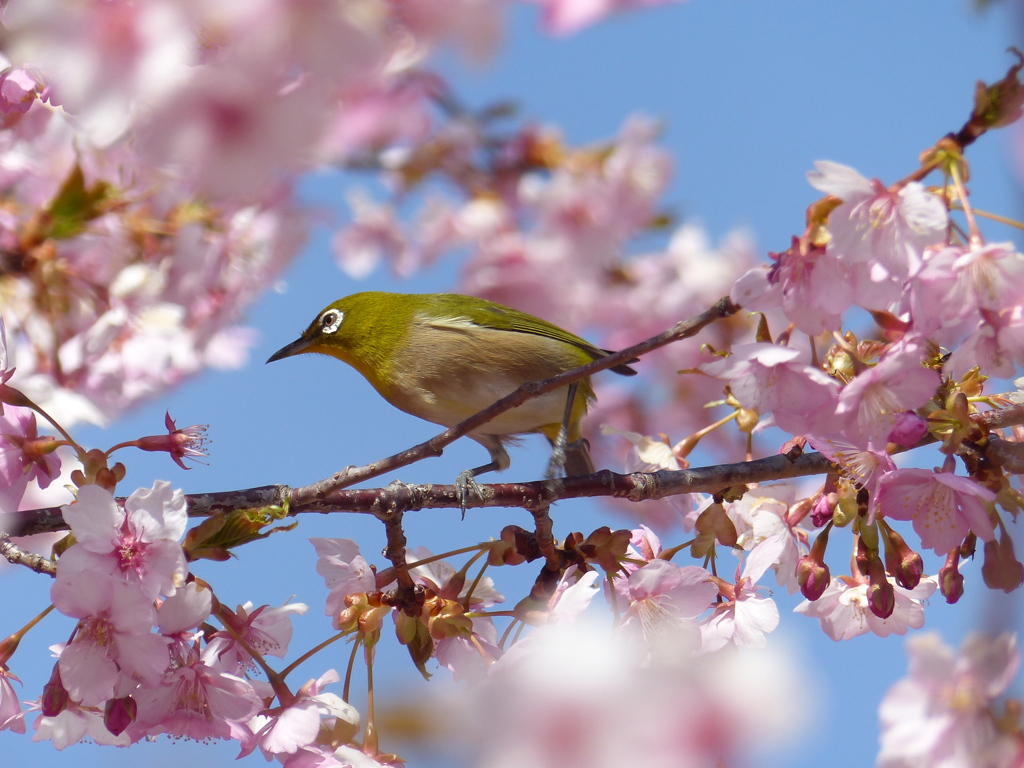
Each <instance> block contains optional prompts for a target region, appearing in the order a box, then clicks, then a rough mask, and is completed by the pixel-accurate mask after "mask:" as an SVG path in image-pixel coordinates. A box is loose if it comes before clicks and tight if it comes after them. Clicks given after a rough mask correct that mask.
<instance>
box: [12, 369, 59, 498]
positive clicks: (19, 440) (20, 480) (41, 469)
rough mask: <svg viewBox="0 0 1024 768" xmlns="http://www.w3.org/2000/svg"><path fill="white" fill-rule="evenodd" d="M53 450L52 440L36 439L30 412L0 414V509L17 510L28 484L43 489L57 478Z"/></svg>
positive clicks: (19, 410) (16, 410) (18, 409)
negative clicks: (34, 483) (33, 484)
mask: <svg viewBox="0 0 1024 768" xmlns="http://www.w3.org/2000/svg"><path fill="white" fill-rule="evenodd" d="M0 386H3V385H2V384H0ZM56 447H57V442H56V440H55V439H54V438H49V437H42V438H41V437H39V435H38V431H37V427H36V415H35V413H34V412H33V411H31V410H29V409H28V408H22V407H20V406H11V405H8V406H7V407H6V408H5V409H4V410H3V411H0V508H2V509H5V510H15V509H18V506H19V503H20V502H21V498H22V496H23V495H24V493H25V491H26V489H27V488H28V485H29V483H30V482H32V481H36V482H37V483H38V484H39V487H41V488H46V487H47V486H48V485H49V484H50V481H51V480H52V479H53V478H55V477H57V476H58V475H59V474H60V459H59V458H58V457H57V455H56V454H55V453H54V449H55V448H56Z"/></svg>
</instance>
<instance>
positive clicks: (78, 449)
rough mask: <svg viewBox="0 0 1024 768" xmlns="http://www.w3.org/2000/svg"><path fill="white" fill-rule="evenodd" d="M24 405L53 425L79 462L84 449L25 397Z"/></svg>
mask: <svg viewBox="0 0 1024 768" xmlns="http://www.w3.org/2000/svg"><path fill="white" fill-rule="evenodd" d="M22 397H24V395H22ZM25 405H26V406H27V407H29V408H31V409H32V410H33V411H35V412H36V413H38V414H39V415H40V416H42V417H43V418H44V419H46V420H47V421H48V422H50V424H51V425H53V428H54V429H56V430H57V431H58V432H60V436H61V437H63V438H64V439H65V440H66V441H67V444H68V445H70V446H71V447H72V448H74V449H75V452H76V453H77V454H78V457H79V460H80V461H81V459H82V457H83V456H84V455H85V449H84V448H82V446H80V445H79V444H78V443H76V442H75V439H74V438H73V437H72V436H71V435H70V434H68V431H67V430H66V429H64V427H62V426H61V425H60V424H58V423H57V420H56V419H55V418H53V417H52V416H51V415H50V414H48V413H47V412H46V411H45V410H44V409H43V408H42V407H41V406H39V405H36V403H34V402H33V401H32V400H30V399H29V398H27V397H25Z"/></svg>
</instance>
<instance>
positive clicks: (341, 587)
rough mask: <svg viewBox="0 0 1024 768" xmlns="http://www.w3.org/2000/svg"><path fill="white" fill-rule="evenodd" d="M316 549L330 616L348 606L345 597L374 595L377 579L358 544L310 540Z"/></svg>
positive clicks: (318, 568)
mask: <svg viewBox="0 0 1024 768" xmlns="http://www.w3.org/2000/svg"><path fill="white" fill-rule="evenodd" d="M309 541H310V543H311V544H312V545H313V547H314V548H315V549H316V553H317V561H316V572H317V573H319V574H320V575H321V576H323V578H324V582H325V583H326V584H327V588H328V589H329V590H331V592H330V594H329V595H328V596H327V604H326V608H325V609H324V612H325V613H326V614H327V615H328V616H334V617H335V621H337V617H338V615H339V614H340V613H341V612H342V611H344V610H345V608H346V607H347V606H346V604H345V598H346V597H348V596H349V595H351V594H355V593H358V592H373V591H375V590H376V589H377V580H376V578H375V576H374V572H373V571H372V570H371V569H370V564H369V563H368V562H366V558H364V557H363V556H362V555H361V554H359V545H358V544H356V543H355V542H354V541H352V539H324V538H311V539H310V540H309Z"/></svg>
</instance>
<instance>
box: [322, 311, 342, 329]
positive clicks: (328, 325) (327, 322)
mask: <svg viewBox="0 0 1024 768" xmlns="http://www.w3.org/2000/svg"><path fill="white" fill-rule="evenodd" d="M344 317H345V313H344V312H339V311H338V310H336V309H328V310H327V311H326V312H324V313H323V314H322V315H320V331H321V333H334V332H335V331H336V330H338V326H340V325H341V321H342V319H343V318H344Z"/></svg>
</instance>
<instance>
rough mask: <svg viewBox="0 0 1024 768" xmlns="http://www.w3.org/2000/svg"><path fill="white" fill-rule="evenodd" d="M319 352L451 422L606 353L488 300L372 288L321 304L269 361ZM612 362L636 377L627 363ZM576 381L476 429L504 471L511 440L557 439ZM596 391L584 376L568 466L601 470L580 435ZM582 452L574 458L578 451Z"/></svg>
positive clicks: (414, 409)
mask: <svg viewBox="0 0 1024 768" xmlns="http://www.w3.org/2000/svg"><path fill="white" fill-rule="evenodd" d="M306 352H315V353H320V354H325V355H330V356H331V357H335V358H337V359H339V360H342V361H344V362H346V363H348V364H349V365H351V366H352V367H353V368H355V369H356V370H357V371H359V373H361V374H362V375H363V376H364V377H365V378H366V380H367V381H369V382H370V384H371V385H372V386H373V388H374V389H376V390H377V392H379V393H380V395H381V396H382V397H383V398H384V399H385V400H387V401H388V402H389V403H391V404H392V405H394V406H395V407H396V408H400V409H401V410H403V411H405V412H406V413H410V414H412V415H414V416H418V417H420V418H421V419H425V420H427V421H430V422H433V423H435V424H440V425H442V426H445V427H450V426H453V425H455V424H458V423H459V422H461V421H464V420H465V419H467V418H468V417H470V416H472V415H473V414H475V413H477V412H479V411H482V410H483V409H484V408H486V407H488V406H489V405H491V404H493V403H494V402H496V401H497V400H500V399H501V398H502V397H504V396H506V395H508V394H510V393H512V392H513V391H515V390H516V389H517V388H518V387H519V386H520V385H521V384H523V383H525V382H527V381H539V380H542V379H547V378H550V377H552V376H555V375H556V374H559V373H561V372H563V371H566V370H569V369H571V368H576V367H579V366H581V365H585V364H586V363H589V362H591V361H592V360H596V359H599V358H601V357H605V356H606V355H607V354H609V353H608V352H607V351H606V350H602V349H598V348H597V347H595V346H593V345H592V344H589V343H588V342H586V341H584V340H583V339H581V338H579V337H578V336H575V335H573V334H571V333H569V332H568V331H565V330H563V329H561V328H559V327H558V326H555V325H552V324H551V323H548V322H545V321H544V320H541V319H540V318H537V317H533V316H532V315H528V314H526V313H524V312H519V311H518V310H515V309H511V308H510V307H505V306H502V305H500V304H495V303H494V302H490V301H487V300H485V299H478V298H475V297H472V296H461V295H458V294H400V293H381V292H366V293H357V294H353V295H351V296H346V297H345V298H343V299H339V300H338V301H336V302H334V303H333V304H331V305H329V306H328V307H326V308H325V309H324V310H322V311H321V312H320V314H319V315H318V316H317V318H316V319H315V320H314V321H313V322H312V323H311V324H310V325H309V327H308V328H307V329H306V330H305V332H304V333H303V334H302V336H301V337H299V339H297V340H296V341H295V342H293V343H291V344H289V345H287V346H286V347H284V348H283V349H281V350H279V351H278V352H277V353H275V354H274V355H273V356H271V358H270V360H268V361H267V362H271V361H273V360H279V359H281V358H284V357H289V356H291V355H295V354H301V353H306ZM612 370H614V371H616V372H618V373H622V374H625V375H630V374H633V373H635V371H633V370H632V369H631V368H629V367H628V366H627V365H620V366H616V367H615V368H613V369H612ZM567 397H568V388H567V387H566V388H562V389H559V390H556V391H554V392H549V393H547V394H546V395H542V396H541V397H538V398H535V399H533V400H529V401H527V402H526V403H524V404H523V405H521V406H519V407H518V408H514V409H512V410H510V411H506V412H505V413H503V414H501V415H500V416H498V417H497V418H495V419H494V420H493V421H490V422H488V423H487V424H484V425H483V426H481V427H480V428H479V429H477V430H474V431H473V432H471V433H469V435H468V436H469V437H471V438H473V439H474V440H476V441H477V442H478V443H480V444H481V445H483V446H484V447H486V448H487V449H488V451H490V454H491V460H492V463H491V465H487V466H485V467H480V468H479V469H478V470H474V473H477V472H478V471H486V470H488V469H505V468H506V467H507V466H508V463H509V459H508V454H507V453H506V451H505V449H504V443H505V442H506V440H507V439H508V438H509V437H510V436H512V435H518V434H527V433H533V432H540V433H542V434H544V435H545V436H547V438H548V439H549V440H551V441H552V442H553V441H554V440H555V437H556V436H557V434H558V431H559V429H560V427H561V425H562V421H563V418H564V415H565V409H566V400H567ZM593 398H594V391H593V388H592V387H591V384H590V380H589V379H584V380H583V381H581V382H580V383H579V387H578V390H577V393H576V398H575V400H574V402H573V407H572V412H571V415H570V418H569V421H568V425H567V426H568V429H567V435H566V438H567V440H568V442H569V443H570V444H576V447H577V449H576V451H575V452H573V451H571V452H570V456H569V461H568V462H567V466H566V469H567V471H568V472H569V473H570V474H579V473H580V472H585V471H588V470H589V471H593V467H592V465H591V464H590V463H589V457H587V455H586V448H585V443H584V442H583V441H581V440H580V437H581V422H582V419H583V416H584V414H585V413H586V411H587V406H588V404H589V403H590V402H591V401H592V400H593ZM574 453H575V454H576V455H575V456H574V455H573V454H574Z"/></svg>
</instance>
